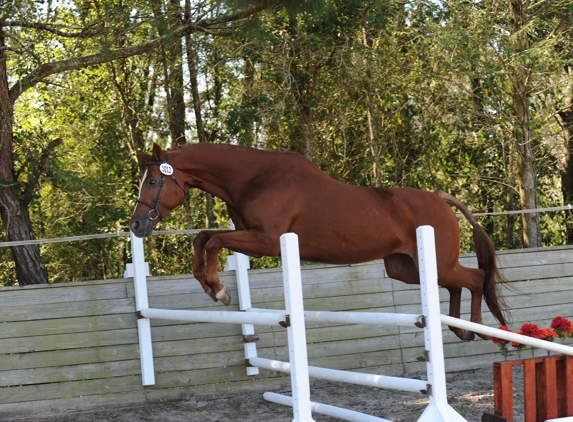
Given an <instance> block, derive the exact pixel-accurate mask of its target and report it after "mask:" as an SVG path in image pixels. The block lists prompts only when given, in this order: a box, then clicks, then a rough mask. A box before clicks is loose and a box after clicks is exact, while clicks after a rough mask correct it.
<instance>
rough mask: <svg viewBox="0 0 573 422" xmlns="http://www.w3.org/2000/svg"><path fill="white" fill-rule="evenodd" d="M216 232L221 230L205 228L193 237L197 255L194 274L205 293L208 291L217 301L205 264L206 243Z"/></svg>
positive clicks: (194, 249) (194, 262)
mask: <svg viewBox="0 0 573 422" xmlns="http://www.w3.org/2000/svg"><path fill="white" fill-rule="evenodd" d="M230 231H232V230H230ZM216 233H221V231H219V230H217V231H215V230H204V231H201V232H199V233H198V234H197V235H196V236H195V239H193V252H194V255H195V258H194V260H193V275H194V276H195V278H196V279H197V281H199V283H200V284H201V287H203V290H204V291H205V293H207V294H208V295H209V296H210V297H211V299H213V300H214V301H215V302H217V300H218V299H217V297H216V296H215V294H214V293H213V291H212V290H211V287H210V286H209V284H208V283H207V274H206V273H207V269H206V265H205V245H206V244H207V242H208V241H209V239H211V237H212V236H213V235H214V234H216Z"/></svg>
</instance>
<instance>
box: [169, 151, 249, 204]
mask: <svg viewBox="0 0 573 422" xmlns="http://www.w3.org/2000/svg"><path fill="white" fill-rule="evenodd" d="M234 152H235V151H233V149H230V148H224V147H221V148H218V147H215V146H213V147H204V146H198V147H197V148H193V147H190V148H188V149H186V150H180V151H178V152H177V155H178V156H177V158H176V161H177V162H176V163H174V164H175V166H176V167H177V168H178V169H180V170H182V171H183V172H184V173H185V174H186V175H187V179H186V181H187V183H188V184H189V185H190V186H191V187H196V188H198V189H201V190H203V191H205V192H208V193H211V194H213V195H215V196H218V197H219V198H221V199H223V200H225V201H226V202H229V201H230V195H231V193H230V191H231V190H232V187H233V186H235V185H236V184H238V183H241V181H242V180H244V179H245V178H248V177H249V170H250V169H252V167H251V166H249V164H248V163H247V162H245V158H248V157H246V156H247V155H248V154H239V155H240V157H238V156H236V155H235V154H234Z"/></svg>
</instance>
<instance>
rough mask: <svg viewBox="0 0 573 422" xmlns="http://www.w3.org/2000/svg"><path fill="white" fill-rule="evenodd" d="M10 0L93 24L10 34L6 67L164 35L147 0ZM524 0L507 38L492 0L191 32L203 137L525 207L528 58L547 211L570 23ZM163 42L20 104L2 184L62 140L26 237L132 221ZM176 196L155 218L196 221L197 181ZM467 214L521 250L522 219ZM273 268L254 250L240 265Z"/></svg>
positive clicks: (336, 0)
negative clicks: (520, 89) (523, 98)
mask: <svg viewBox="0 0 573 422" xmlns="http://www.w3.org/2000/svg"><path fill="white" fill-rule="evenodd" d="M20 3H21V5H22V7H21V8H19V9H18V10H19V11H18V15H17V16H18V17H19V18H21V19H22V20H30V21H31V20H41V19H46V14H45V12H42V10H43V9H42V7H47V8H51V9H50V10H51V13H52V14H53V15H52V16H53V18H54V20H55V21H58V22H59V24H61V25H62V27H64V28H65V30H66V31H69V32H72V31H79V30H82V28H83V30H87V29H89V28H92V29H93V28H99V30H100V31H101V33H100V35H99V36H97V37H86V38H70V37H61V36H58V35H57V34H55V33H49V32H42V31H37V30H35V29H32V28H13V29H11V31H13V32H12V33H11V38H10V40H15V39H18V40H19V41H18V42H19V43H16V42H15V41H11V42H12V44H10V46H11V49H12V50H10V52H11V53H10V56H9V61H8V66H9V68H10V69H11V70H12V73H11V77H12V78H16V77H20V76H23V75H27V74H29V73H30V72H31V71H33V70H34V69H36V68H37V66H38V65H39V64H40V63H49V62H53V61H57V60H62V59H63V58H66V57H70V56H73V55H77V56H79V55H87V54H92V53H94V52H97V51H100V50H101V49H102V48H103V49H104V50H105V49H108V50H113V49H117V48H121V47H123V46H129V45H136V44H137V43H139V42H142V41H146V40H148V39H150V38H152V37H153V36H155V35H156V34H157V33H158V31H160V29H162V28H159V27H158V26H157V25H158V24H157V22H158V19H156V18H154V13H155V11H154V7H155V5H159V6H161V11H163V12H166V11H168V9H167V7H166V4H163V3H161V2H160V3H157V2H156V3H146V2H141V1H128V2H121V3H118V2H113V1H106V0H103V1H94V2H71V3H66V2H64V3H61V4H58V6H57V7H56V6H55V5H53V4H51V3H49V4H48V3H46V5H44V6H41V5H40V4H39V3H38V4H37V3H31V2H20ZM256 3H258V2H253V3H252V4H250V3H248V2H239V3H237V2H222V1H221V2H194V3H193V5H192V8H191V10H190V13H191V18H192V19H194V18H196V17H198V16H201V17H205V18H214V17H217V16H219V15H220V14H221V13H224V12H226V11H233V10H244V9H246V8H247V7H250V6H251V5H256ZM526 3H527V4H528V5H529V7H530V9H528V10H529V12H531V15H530V16H528V17H529V21H528V26H527V27H526V28H525V29H524V30H523V31H522V32H520V33H514V32H512V31H513V29H512V28H513V27H512V25H513V22H512V20H511V17H510V16H509V14H508V13H507V4H505V3H504V4H503V5H502V4H500V3H499V2H494V1H483V2H458V1H443V2H434V1H416V2H408V1H407V2H402V1H401V2H398V1H393V0H392V1H378V0H375V1H371V2H364V1H360V0H351V1H345V0H328V1H316V2H300V1H288V2H274V1H269V2H268V4H269V5H270V6H269V9H267V10H266V11H265V12H262V13H260V14H258V15H257V16H255V17H249V18H247V19H245V20H244V21H241V22H239V23H238V24H237V25H234V26H233V31H232V33H231V34H230V36H225V37H221V36H217V35H212V34H211V33H210V32H213V33H215V31H214V30H213V31H209V32H197V33H194V34H192V36H191V37H190V38H189V41H188V42H190V43H192V46H193V48H194V49H195V50H196V52H197V55H198V58H199V61H198V64H197V65H198V66H197V67H198V74H199V90H200V92H199V94H200V100H201V101H200V102H201V107H202V119H203V124H204V127H205V133H206V135H207V139H208V140H209V141H211V142H229V143H236V144H239V145H244V146H250V147H255V148H265V149H272V150H283V151H296V152H299V153H302V154H305V155H307V156H308V157H309V158H311V159H312V160H313V161H314V162H315V163H316V164H317V165H319V166H320V167H321V168H322V169H323V170H324V171H326V172H327V173H328V174H330V175H331V176H333V177H334V178H336V179H339V180H342V181H345V182H348V183H353V184H358V185H363V186H381V187H399V186H412V187H417V188H421V189H426V190H444V191H447V192H450V193H452V194H453V195H455V196H456V197H458V198H459V199H460V200H462V201H463V202H464V203H466V204H467V205H468V206H469V208H470V209H471V210H473V211H475V212H493V211H505V210H515V209H519V208H520V207H521V205H520V203H519V192H520V181H519V177H518V171H517V168H518V166H517V160H518V159H519V157H518V155H516V151H515V148H516V145H515V133H516V130H517V129H518V125H517V123H516V120H515V113H514V96H513V94H512V87H513V83H514V82H515V76H516V74H517V73H516V72H518V70H519V69H522V68H525V67H527V68H528V69H530V74H529V78H530V86H531V87H532V88H531V92H530V93H529V96H528V105H527V106H528V110H529V115H530V119H529V121H528V123H527V126H528V127H527V129H528V130H529V131H530V133H531V139H532V141H531V142H532V143H531V145H532V149H533V154H534V160H535V170H536V176H537V190H538V198H537V202H538V204H539V206H547V207H550V206H555V205H560V204H561V203H562V197H561V192H560V180H559V173H560V171H561V167H562V164H561V160H562V149H563V139H562V127H560V125H559V122H558V121H557V120H556V118H555V116H556V114H555V113H556V112H557V111H558V110H559V109H562V108H563V107H564V106H565V104H566V95H567V92H565V91H564V89H565V87H566V86H567V83H568V79H567V75H565V74H564V72H563V64H564V63H565V60H570V53H569V52H570V48H569V47H570V46H571V40H572V35H571V32H570V31H566V30H564V29H563V28H565V26H563V25H564V22H567V19H569V20H570V19H571V14H573V10H571V8H570V4H568V2H559V1H558V2H540V3H539V4H533V3H530V2H526ZM542 3H543V4H542ZM545 3H546V4H545ZM2 19H5V17H3V16H2V15H1V12H0V22H1V21H2ZM14 19H15V18H14ZM86 28H87V29H86ZM221 28H223V29H224V27H223V26H222V27H220V28H217V29H218V30H219V29H221ZM163 29H165V28H163ZM524 34H525V35H526V36H525V40H526V41H525V44H524V45H525V47H526V48H523V49H521V50H518V49H516V43H515V40H516V37H521V36H522V35H524ZM225 35H228V34H225ZM522 47H523V46H522ZM13 50H18V51H19V52H20V53H19V54H15V53H14V54H13V53H12V51H13ZM78 52H79V53H81V54H78ZM162 54H164V52H163V50H162V49H160V48H158V49H156V50H155V51H152V52H150V53H146V54H144V55H141V56H136V57H132V58H130V59H122V60H120V61H116V62H113V63H110V64H106V65H99V66H96V67H91V68H85V69H80V70H76V71H73V72H66V73H63V74H59V75H55V76H51V77H49V78H47V79H46V81H45V83H42V84H39V85H37V86H36V87H35V89H34V90H30V91H28V92H27V93H26V94H25V95H23V96H22V97H21V98H20V99H19V100H18V102H17V103H16V109H15V113H16V121H15V125H14V134H15V137H14V160H15V161H14V162H15V170H16V172H17V174H18V182H19V184H18V185H15V186H13V187H12V189H15V190H16V191H18V192H19V194H20V195H22V194H23V189H24V186H25V184H26V183H27V182H28V181H29V180H30V178H31V177H32V175H33V174H34V172H35V169H36V168H37V166H38V165H39V163H40V157H41V155H42V151H43V148H45V147H46V145H48V144H49V142H50V141H52V140H54V139H57V138H61V139H63V144H62V145H61V146H60V147H58V148H57V149H56V151H54V153H53V154H52V155H51V156H50V159H49V160H48V161H47V163H46V169H45V172H44V177H43V178H42V179H41V181H40V183H39V185H38V188H37V189H36V191H35V192H34V195H33V198H32V200H31V203H30V211H31V215H32V220H33V226H34V228H35V233H36V237H38V238H52V237H63V236H75V235H84V234H93V233H112V232H116V231H118V230H119V231H127V230H128V226H127V225H128V220H129V217H130V213H131V211H132V209H133V207H134V205H135V199H136V196H137V190H138V183H139V178H140V177H141V171H140V170H141V169H140V167H139V164H138V162H137V159H136V157H135V151H136V150H138V149H144V150H148V149H149V148H150V146H151V144H152V142H159V143H160V144H161V145H163V146H164V147H167V146H170V139H169V136H170V131H169V124H168V123H169V122H168V116H169V113H168V110H167V107H168V106H167V104H168V98H167V97H168V95H169V94H168V93H166V92H168V91H166V90H165V86H166V78H167V77H168V70H169V69H166V68H164V66H165V58H164V57H163V56H162ZM568 54H569V56H568ZM185 60H186V57H183V63H185ZM185 82H186V83H187V82H188V76H187V74H186V76H185ZM185 95H186V98H187V100H186V101H187V102H188V104H186V105H187V122H186V135H187V140H188V141H192V142H193V141H196V139H197V129H196V125H195V120H194V114H193V112H192V110H193V104H192V103H191V100H190V99H189V98H190V97H191V94H190V92H189V87H188V86H187V85H186V86H185ZM189 199H190V208H189V210H186V209H185V208H183V207H180V208H178V209H176V210H174V212H173V213H172V215H170V216H169V218H168V219H167V221H166V222H164V223H163V224H162V225H161V227H160V228H162V229H182V228H190V227H193V228H202V227H206V226H207V213H206V208H205V202H206V200H205V196H204V195H203V194H202V193H201V192H196V191H195V192H191V193H190V197H189ZM214 216H215V220H214V222H213V223H212V224H213V225H214V226H215V227H227V226H228V224H229V223H228V215H227V213H226V210H225V207H224V204H222V203H221V202H220V201H218V200H217V201H216V202H215V206H214ZM480 221H481V224H482V225H483V226H484V227H485V228H486V230H487V231H488V233H489V234H490V236H491V238H492V240H493V241H494V243H495V245H496V247H497V248H498V249H505V248H511V247H522V246H523V244H524V242H523V237H522V236H521V230H522V226H523V223H522V221H521V217H520V216H516V217H513V216H510V217H508V216H489V217H483V218H480ZM540 224H541V231H542V237H543V244H544V245H558V244H563V243H565V242H566V226H567V225H571V216H570V215H569V214H567V213H553V214H543V215H542V216H541V223H540ZM460 230H461V233H462V238H461V245H462V250H463V251H470V250H472V248H473V242H472V240H471V229H470V226H469V225H468V224H467V223H466V222H464V221H463V220H461V223H460ZM191 241H192V239H191V238H190V237H189V236H159V237H154V238H152V239H151V240H148V241H146V242H147V243H146V246H147V249H146V250H147V252H146V253H147V255H148V256H147V260H148V261H149V262H150V263H151V266H152V268H153V270H152V272H153V273H154V274H175V273H183V272H192V262H193V250H192V243H191ZM42 256H43V258H44V261H45V265H46V267H47V268H48V271H49V274H50V280H52V281H68V280H82V279H94V278H113V277H121V275H122V273H123V268H124V265H125V263H126V262H127V261H129V260H130V251H129V248H128V245H127V241H126V240H125V239H123V238H116V239H108V240H97V241H86V242H82V243H81V244H80V243H68V244H51V245H44V246H42ZM224 259H225V256H224V254H223V255H222V256H221V257H220V262H219V264H220V268H222V267H224V265H225V261H224ZM277 262H278V260H277V258H264V259H262V260H258V261H256V262H254V263H253V266H254V267H272V266H276V265H277ZM13 271H14V269H13V264H12V262H11V258H10V254H9V253H8V252H7V251H6V250H5V249H3V250H2V252H1V253H0V280H4V281H3V283H4V284H13V283H14V282H15V280H14V275H13Z"/></svg>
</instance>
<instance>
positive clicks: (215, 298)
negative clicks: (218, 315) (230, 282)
mask: <svg viewBox="0 0 573 422" xmlns="http://www.w3.org/2000/svg"><path fill="white" fill-rule="evenodd" d="M207 294H208V295H209V297H210V298H211V299H213V302H218V301H219V299H217V296H215V293H213V290H209V293H207Z"/></svg>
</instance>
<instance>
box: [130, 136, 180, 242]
mask: <svg viewBox="0 0 573 422" xmlns="http://www.w3.org/2000/svg"><path fill="white" fill-rule="evenodd" d="M137 155H139V156H140V157H141V158H142V159H143V160H144V161H145V167H146V170H145V173H144V175H143V179H142V181H141V187H140V189H139V198H138V199H137V203H136V204H135V209H134V210H133V215H132V216H131V223H130V228H131V231H132V232H133V234H135V235H136V236H137V237H144V236H149V235H151V231H152V230H153V227H155V225H156V224H157V223H158V222H159V221H163V220H164V219H165V217H167V215H168V214H169V213H170V212H171V210H172V209H173V208H175V207H176V206H177V205H179V204H180V203H181V202H183V198H184V197H185V191H184V189H183V185H182V184H181V183H180V182H179V181H178V180H177V178H176V176H175V171H176V170H175V169H174V168H173V167H172V166H171V165H170V164H169V163H168V162H167V158H166V155H165V152H164V151H163V150H162V149H161V147H160V146H159V145H157V144H153V153H152V154H151V155H149V154H145V153H143V152H140V151H138V152H137Z"/></svg>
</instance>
